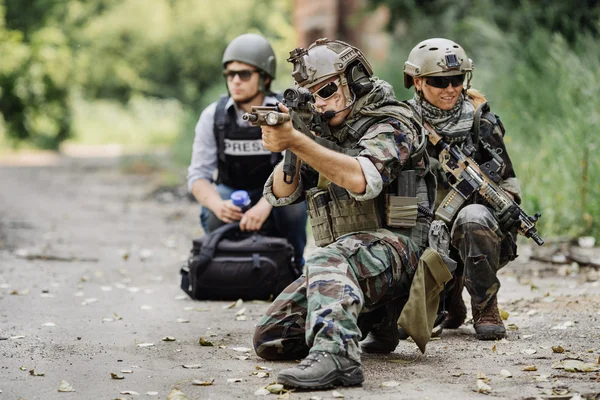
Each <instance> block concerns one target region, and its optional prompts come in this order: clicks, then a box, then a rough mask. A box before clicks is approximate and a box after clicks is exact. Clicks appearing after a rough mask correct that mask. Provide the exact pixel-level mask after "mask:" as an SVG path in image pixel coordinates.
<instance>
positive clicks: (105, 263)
mask: <svg viewBox="0 0 600 400" xmlns="http://www.w3.org/2000/svg"><path fill="white" fill-rule="evenodd" d="M19 160H20V161H26V162H25V164H28V165H22V164H23V162H17V161H19ZM0 164H4V165H3V166H0V182H2V191H1V192H0V357H1V358H2V362H1V363H0V400H2V399H28V400H29V399H66V398H69V399H116V398H122V399H140V398H148V399H151V398H163V399H164V398H167V396H168V395H169V393H171V392H172V391H173V389H174V388H178V389H179V390H180V391H181V392H183V393H185V395H187V397H188V398H189V399H238V398H244V399H248V398H255V397H256V398H260V396H258V395H256V394H255V392H256V391H257V390H258V389H260V388H263V387H265V386H267V385H269V384H270V383H272V382H274V381H275V376H276V373H277V371H279V370H281V369H283V368H286V367H288V366H291V365H293V362H268V361H264V360H262V359H260V358H258V357H257V356H256V355H255V354H254V353H253V351H252V350H251V347H252V346H251V338H252V332H253V327H254V325H255V323H256V322H257V320H258V319H259V318H260V316H261V314H262V313H263V312H264V311H265V309H266V307H267V305H266V303H264V302H262V303H261V302H245V303H243V304H237V305H233V304H231V303H230V302H205V301H203V302H197V301H192V300H189V299H186V298H185V297H184V296H183V292H182V291H181V290H180V289H179V287H178V282H179V275H178V270H179V267H180V265H181V264H182V262H183V261H184V260H185V259H186V258H187V254H188V252H189V248H190V243H191V238H193V237H195V236H199V235H201V233H202V231H201V228H200V227H199V225H198V223H197V221H198V211H199V208H198V207H197V206H196V205H194V204H193V203H192V202H190V201H189V200H188V199H186V198H185V196H181V189H179V190H176V191H174V192H173V191H168V190H158V191H157V176H156V175H152V174H138V175H135V174H123V173H122V172H121V171H120V169H119V161H118V159H116V158H104V159H78V158H65V157H56V156H44V157H43V158H35V157H34V158H32V159H26V160H23V159H15V158H11V159H10V160H4V162H2V160H0ZM17 164H21V165H17ZM35 164H40V165H35ZM543 250H544V252H545V254H542V253H539V251H538V249H532V248H531V247H529V245H528V244H526V243H524V244H522V245H521V247H520V253H521V256H520V257H519V258H518V259H517V260H516V261H515V262H513V263H511V264H510V265H509V266H507V267H506V268H504V269H503V270H502V271H501V277H500V279H501V282H502V289H501V292H500V295H499V302H500V307H501V308H502V309H503V310H504V311H506V312H507V313H508V319H507V320H506V321H505V324H506V325H507V326H508V327H509V329H510V331H509V337H508V339H505V340H501V341H497V342H482V341H478V340H476V339H475V338H474V335H473V334H474V330H473V328H472V325H471V324H470V323H467V324H465V325H463V326H462V327H461V328H459V329H458V330H455V331H445V332H443V334H442V335H441V338H439V339H437V340H433V341H432V342H430V343H429V345H428V346H427V352H426V354H421V353H420V352H419V351H418V349H417V347H416V345H415V344H414V343H411V342H409V341H402V342H401V343H400V345H399V346H398V347H397V349H396V351H395V352H394V353H392V354H390V355H385V356H373V355H364V357H363V361H364V369H365V375H366V379H365V383H364V384H363V385H362V386H360V387H355V388H338V389H337V392H334V391H332V390H328V391H321V392H298V391H296V392H287V393H284V394H282V395H280V396H277V395H274V394H270V395H267V396H266V398H273V399H274V398H278V397H279V398H290V399H318V398H321V399H327V398H336V397H339V396H344V398H346V399H362V400H365V399H438V398H451V399H471V398H473V399H475V398H485V397H486V396H488V397H494V398H503V399H504V398H506V399H536V398H544V399H550V398H552V399H570V398H574V399H577V398H588V399H600V364H599V362H600V359H599V358H600V277H599V272H598V270H597V269H596V268H594V266H584V265H581V266H580V265H578V264H575V263H569V261H565V260H568V258H566V259H565V258H564V257H563V258H561V257H560V256H557V254H558V253H560V247H559V246H556V245H551V244H550V245H548V246H545V248H544V249H543ZM577 250H578V251H581V252H585V254H586V256H587V257H589V258H590V259H592V260H594V259H595V260H597V259H598V256H599V255H600V251H598V248H595V249H577ZM309 251H311V250H310V249H309ZM534 251H535V252H534ZM540 255H543V256H545V257H546V258H547V259H552V257H554V263H548V262H540V261H535V260H534V259H538V258H540V257H539V256H540ZM531 257H532V258H531ZM548 257H550V258H548ZM557 257H558V258H557ZM541 258H543V257H541ZM561 260H562V261H561ZM592 264H593V263H592ZM465 296H467V295H466V294H465ZM465 298H466V299H467V301H468V296H467V297H465ZM240 315H243V316H245V318H240ZM166 337H171V338H173V339H174V340H173V341H164V340H163V339H164V338H166ZM200 338H204V339H205V340H209V341H210V342H212V343H213V344H214V346H212V347H211V346H200V345H199V343H198V342H199V339H200ZM150 344H152V345H150ZM568 359H570V361H569V363H571V364H572V365H571V364H567V365H566V368H565V367H564V366H565V364H564V362H565V360H568ZM561 362H563V364H562V366H563V368H557V367H560V366H561V364H560V363H561ZM186 367H188V368H186ZM573 369H575V370H577V369H584V370H589V372H570V371H571V370H573ZM111 374H115V375H116V377H118V378H121V377H122V379H113V378H112V377H111ZM508 375H510V377H509V376H508ZM62 381H65V382H66V383H68V384H70V386H71V387H72V388H73V389H74V390H75V391H74V392H59V391H58V389H59V386H60V385H61V382H62ZM194 381H196V382H195V383H203V382H204V383H207V382H209V383H210V382H212V384H210V385H196V384H194ZM478 390H479V391H478ZM127 392H129V394H128V393H127ZM481 392H486V393H481ZM578 396H579V397H578ZM173 398H176V397H173ZM180 398H181V397H180Z"/></svg>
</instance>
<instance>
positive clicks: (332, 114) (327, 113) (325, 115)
mask: <svg viewBox="0 0 600 400" xmlns="http://www.w3.org/2000/svg"><path fill="white" fill-rule="evenodd" d="M355 102H356V95H354V94H353V96H352V101H351V102H350V104H348V105H347V106H346V107H344V108H342V109H341V110H338V111H333V110H327V111H325V112H324V113H323V118H325V121H329V120H330V119H332V118H333V117H335V116H336V115H337V114H339V113H341V112H342V111H346V110H347V109H349V108H350V107H352V106H353V105H354V103H355Z"/></svg>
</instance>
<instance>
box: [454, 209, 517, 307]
mask: <svg viewBox="0 0 600 400" xmlns="http://www.w3.org/2000/svg"><path fill="white" fill-rule="evenodd" d="M451 237H452V245H453V246H454V247H455V248H456V249H457V250H458V254H459V257H460V260H457V261H459V264H462V267H463V271H462V272H463V274H464V285H465V287H466V288H467V290H468V291H469V294H470V295H471V307H472V308H473V309H475V310H477V311H481V310H483V309H484V308H485V307H486V306H487V305H488V303H489V302H490V301H491V300H493V299H494V297H495V296H496V295H497V293H498V290H499V289H500V281H499V280H498V277H497V276H496V273H497V272H498V270H500V268H502V267H504V266H505V265H506V264H507V263H508V262H509V261H511V260H513V259H514V258H515V257H516V244H515V239H514V237H513V236H512V234H510V233H509V234H503V233H502V232H501V231H500V228H499V227H498V222H497V221H496V218H495V217H494V215H493V214H492V211H491V210H490V209H489V208H487V207H485V206H483V205H480V204H471V205H468V206H466V207H465V208H463V209H462V210H460V212H459V213H458V215H457V216H456V221H455V222H454V225H453V226H452V232H451ZM460 267H461V265H459V268H458V270H459V271H460V269H461V268H460ZM459 274H460V272H459V273H458V274H457V275H459Z"/></svg>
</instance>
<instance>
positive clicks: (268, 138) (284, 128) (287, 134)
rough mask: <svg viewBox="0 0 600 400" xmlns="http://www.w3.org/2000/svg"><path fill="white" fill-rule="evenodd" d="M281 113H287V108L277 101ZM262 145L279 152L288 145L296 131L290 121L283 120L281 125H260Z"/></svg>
mask: <svg viewBox="0 0 600 400" xmlns="http://www.w3.org/2000/svg"><path fill="white" fill-rule="evenodd" d="M277 106H279V110H280V111H281V112H282V113H286V114H289V110H288V108H287V107H286V106H284V105H283V104H281V103H277ZM261 129H262V142H263V146H265V148H266V149H267V150H269V151H272V152H275V153H279V152H282V151H283V150H286V149H288V148H289V147H290V144H291V143H292V142H293V140H294V135H295V133H296V131H295V130H294V127H293V126H292V122H291V121H287V122H284V123H283V124H281V125H262V126H261Z"/></svg>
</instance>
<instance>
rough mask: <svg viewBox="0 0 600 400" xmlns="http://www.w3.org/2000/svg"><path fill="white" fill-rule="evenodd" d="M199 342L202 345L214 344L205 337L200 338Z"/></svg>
mask: <svg viewBox="0 0 600 400" xmlns="http://www.w3.org/2000/svg"><path fill="white" fill-rule="evenodd" d="M198 343H200V346H213V344H212V342H209V341H208V340H206V339H204V338H203V337H201V338H200V340H198Z"/></svg>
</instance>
